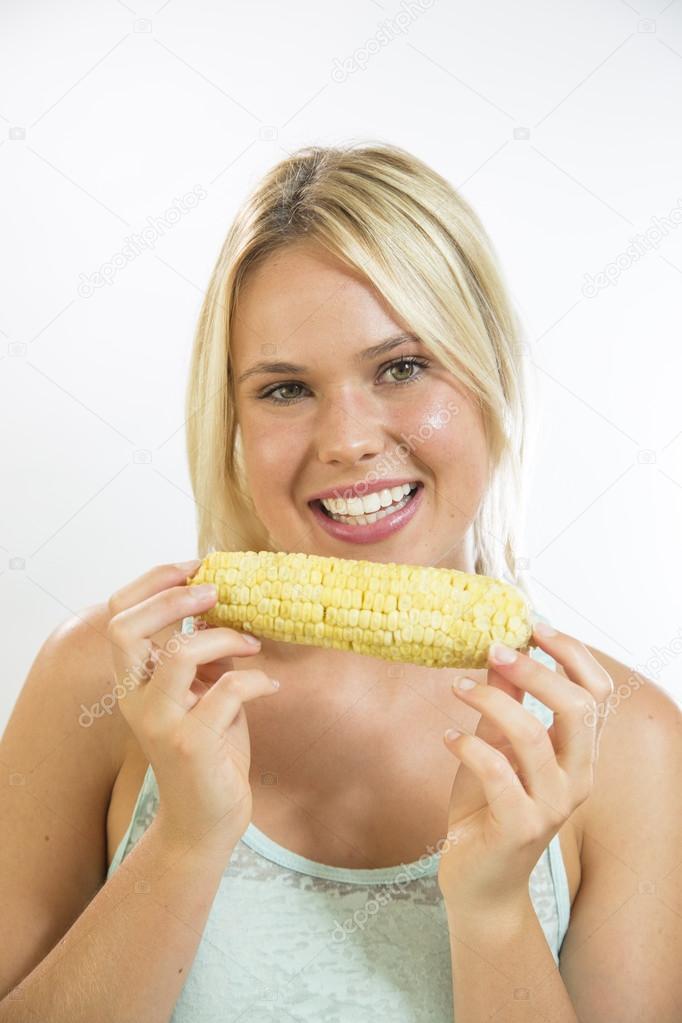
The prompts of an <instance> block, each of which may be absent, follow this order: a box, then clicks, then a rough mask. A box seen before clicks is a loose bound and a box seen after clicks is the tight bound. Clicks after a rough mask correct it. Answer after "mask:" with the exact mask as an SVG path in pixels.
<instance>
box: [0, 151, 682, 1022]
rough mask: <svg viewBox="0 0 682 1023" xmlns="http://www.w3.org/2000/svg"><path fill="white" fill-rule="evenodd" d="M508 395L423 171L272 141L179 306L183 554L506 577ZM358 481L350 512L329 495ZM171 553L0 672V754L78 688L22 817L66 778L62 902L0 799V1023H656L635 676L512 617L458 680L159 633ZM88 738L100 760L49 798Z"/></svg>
mask: <svg viewBox="0 0 682 1023" xmlns="http://www.w3.org/2000/svg"><path fill="white" fill-rule="evenodd" d="M526 405H527V399H526V387H525V383H524V366H523V348H522V346H521V344H520V333H519V328H518V324H517V320H516V318H515V316H514V314H513V311H512V309H511V307H510V303H509V301H508V298H507V296H506V294H505V290H504V287H503V284H502V281H501V278H500V275H499V271H498V269H497V267H496V264H495V258H494V254H493V251H492V247H491V244H490V242H489V240H488V238H487V237H486V234H485V232H484V230H483V228H482V226H481V224H480V222H479V220H478V219H477V217H476V215H475V214H474V212H473V211H472V210H471V208H470V207H469V206H468V205H467V204H466V203H465V202H464V201H463V200H462V198H461V197H460V196H459V195H457V193H456V192H455V191H454V190H453V189H452V187H451V186H450V185H449V184H448V183H447V182H446V181H445V180H444V179H443V178H442V177H440V176H439V175H438V174H436V173H435V172H434V171H433V170H431V169H430V168H428V167H427V166H425V165H424V164H423V163H422V162H421V161H419V160H418V159H416V158H415V157H413V156H411V155H410V154H409V153H406V152H405V151H404V150H401V149H399V148H397V147H393V146H388V145H368V146H357V147H352V146H350V147H346V148H328V149H325V148H312V149H306V150H303V151H300V152H298V153H295V154H294V155H293V156H291V157H289V158H288V159H286V160H284V161H282V162H281V163H280V164H279V165H278V166H276V167H275V168H273V169H272V170H271V171H270V172H269V173H268V174H267V175H266V176H265V178H264V179H263V181H262V182H261V183H260V184H259V186H258V187H257V188H256V189H255V191H254V193H253V195H252V196H251V197H250V199H249V200H248V201H247V202H246V203H245V204H244V206H243V207H242V209H241V210H240V211H239V213H238V215H237V217H236V219H235V222H234V224H233V225H232V227H231V229H230V231H229V233H228V236H227V239H226V241H225V244H224V247H223V250H222V252H221V253H220V256H219V259H218V261H217V264H216V267H215V269H214V272H213V275H212V278H211V281H210V285H209V288H208V292H207V296H206V299H205V301H204V305H203V308H202V311H201V316H200V321H199V326H198V330H197V335H196V339H195V345H194V352H193V360H192V366H191V373H190V380H189V387H188V402H187V428H188V452H189V462H190V471H191V478H192V485H193V490H194V496H195V499H196V502H197V507H198V527H199V544H198V546H199V551H200V553H201V554H202V556H203V555H205V554H206V553H207V552H208V551H209V550H210V549H217V550H247V549H252V550H281V551H303V552H306V553H315V554H323V555H335V556H339V557H345V558H359V559H366V560H373V561H381V562H396V563H405V564H407V563H412V564H423V565H438V566H440V567H445V568H452V569H459V570H462V571H465V572H477V573H481V574H485V575H490V576H496V577H502V576H504V577H505V578H507V579H508V580H509V581H512V582H514V583H515V584H516V585H517V586H519V587H520V588H521V589H525V588H526V587H525V583H524V580H523V579H522V578H519V576H518V574H517V560H518V559H517V556H516V535H517V529H518V526H519V523H518V521H517V520H518V515H517V514H516V510H517V509H518V508H519V507H520V506H521V495H520V484H521V482H522V478H523V468H524V462H523V457H524V450H525V430H526V418H527V408H526ZM372 492H374V493H377V494H378V495H379V507H377V502H376V499H374V503H372V501H371V500H369V501H368V503H367V505H365V503H364V498H363V501H362V502H361V501H360V500H358V499H357V497H355V498H353V499H352V500H349V501H346V500H345V499H344V498H345V497H348V498H350V497H351V495H352V494H353V493H355V494H360V495H364V496H367V497H368V495H369V494H370V493H372ZM323 500H324V501H325V504H324V505H323V504H322V501H323ZM513 513H514V514H513ZM198 564H199V562H198V561H194V562H191V563H186V564H181V565H177V566H173V565H163V566H157V567H155V568H153V569H151V570H150V571H149V572H147V573H145V574H144V575H143V576H141V577H140V578H139V579H136V580H135V581H133V582H132V583H130V584H129V585H127V586H125V587H123V588H122V589H120V590H119V591H117V593H115V594H114V595H113V596H112V597H111V598H110V599H109V601H108V602H107V603H106V604H105V605H98V606H96V607H95V608H92V609H89V611H88V612H87V613H86V614H85V615H83V616H82V620H81V621H72V622H71V623H67V625H66V626H64V627H62V628H61V629H59V630H57V631H56V633H55V634H54V635H53V636H52V637H50V640H49V641H48V644H46V648H45V649H44V650H43V651H41V656H40V657H39V658H38V660H37V661H36V664H34V667H33V669H32V673H31V675H30V676H29V680H27V684H26V686H25V689H24V691H22V695H21V697H20V699H19V701H18V705H17V708H16V710H15V714H14V715H13V718H12V721H11V722H10V725H9V727H8V730H7V733H6V736H5V739H4V740H3V747H4V748H5V756H4V758H3V759H4V760H5V762H7V763H9V764H13V763H17V762H18V760H19V758H18V755H17V754H16V751H17V750H22V749H23V750H25V749H26V748H27V747H28V746H29V745H30V747H31V748H32V749H33V750H36V751H41V750H42V749H43V747H45V748H47V740H46V739H45V738H44V737H43V738H41V737H40V736H38V735H37V733H36V729H37V726H36V725H35V723H34V722H33V720H32V716H31V713H30V712H31V709H32V708H33V707H34V706H35V707H37V706H38V703H39V701H41V700H42V701H44V700H45V698H46V693H47V690H48V686H47V681H46V679H47V675H48V673H49V668H50V667H52V669H54V666H55V665H56V664H60V665H62V666H64V665H68V667H69V678H70V680H71V681H70V682H69V683H68V685H67V684H65V687H64V688H65V689H66V690H67V691H68V693H69V696H68V697H67V696H66V695H63V696H62V697H61V701H62V702H61V704H59V707H62V705H65V704H66V703H68V704H69V708H70V709H71V710H72V709H73V705H74V703H75V701H76V700H79V699H80V698H81V697H82V696H83V695H84V694H88V695H89V696H90V697H92V696H96V699H94V700H91V703H89V704H88V703H87V702H86V701H83V700H82V699H81V702H80V707H81V708H82V713H81V715H80V717H79V722H80V726H81V727H80V728H79V729H77V728H76V729H73V731H74V733H75V744H74V746H73V749H72V750H71V751H69V749H68V744H66V747H67V748H65V749H64V750H63V751H62V752H61V753H60V754H59V756H57V757H56V758H54V764H56V765H57V767H56V771H57V774H56V781H55V780H53V788H52V790H51V797H50V809H51V810H52V811H53V816H54V817H56V818H57V822H56V827H57V830H59V821H60V820H62V819H64V820H65V819H66V816H67V808H66V803H65V802H64V804H63V805H62V803H61V802H60V801H61V800H62V799H64V795H63V790H64V789H66V787H67V778H69V784H70V793H69V798H70V807H71V810H72V811H73V807H74V801H75V805H76V806H77V807H78V808H80V809H82V812H83V813H84V814H85V813H86V812H87V814H88V815H89V817H88V822H89V825H90V822H91V821H92V822H94V823H92V827H93V830H94V828H95V827H99V828H100V829H102V832H104V830H105V823H106V839H107V841H106V849H105V850H104V849H103V848H102V846H101V844H100V845H99V846H95V848H94V850H93V849H92V848H91V850H90V852H89V853H88V852H83V851H82V850H80V851H78V852H76V851H73V839H72V851H71V852H69V850H68V848H67V849H62V850H61V851H60V856H61V857H65V858H66V862H67V865H68V866H67V868H64V866H63V861H60V862H61V863H62V867H61V869H62V870H63V871H66V872H67V873H69V877H70V882H71V889H70V890H69V894H68V896H67V895H66V894H63V892H60V897H61V900H62V903H63V905H61V906H60V905H59V901H60V899H59V898H58V895H57V887H58V879H57V880H55V878H54V875H53V876H52V878H51V879H49V880H45V878H44V876H43V873H39V871H40V868H41V867H42V866H44V865H45V864H46V863H47V860H46V859H45V857H46V853H45V851H44V849H43V848H42V847H40V843H39V842H38V837H39V834H38V832H39V830H41V829H42V830H45V829H47V828H48V823H47V821H48V810H47V808H46V800H45V799H42V800H41V799H40V798H37V800H36V806H35V807H31V816H30V820H24V821H23V823H22V822H17V819H16V818H17V810H18V807H19V806H21V805H23V804H22V803H21V797H20V795H19V794H17V793H13V799H14V803H12V802H11V801H10V800H9V798H8V797H6V796H5V797H3V798H5V799H6V802H5V803H4V804H3V805H4V806H5V807H6V810H5V813H6V818H5V825H6V830H8V832H9V835H10V842H9V848H10V856H11V858H12V862H13V864H14V868H13V869H14V875H13V876H11V874H10V873H6V875H5V884H6V886H7V894H6V899H5V905H8V904H9V907H10V909H9V912H8V914H7V920H8V923H7V926H8V927H9V926H12V927H13V934H14V936H16V933H19V934H20V935H21V940H20V941H19V944H18V950H17V951H16V953H15V954H14V956H13V958H11V959H10V961H9V964H8V965H6V966H5V968H4V970H5V972H4V975H3V980H4V984H5V988H4V990H9V989H10V988H11V987H13V986H14V985H17V986H16V987H15V988H14V990H13V991H12V992H11V993H10V994H9V995H8V996H7V997H6V998H5V999H4V1001H3V1002H2V1004H1V1005H0V1009H2V1010H4V1011H5V1013H6V1015H5V1016H4V1017H3V1016H1V1015H0V1018H2V1019H4V1018H7V1019H24V1018H27V1019H29V1018H33V1015H32V1013H35V1014H37V1015H38V1016H40V1014H41V1013H44V1012H45V1009H46V1006H47V1004H48V1000H50V1019H59V1020H61V1019H64V1020H66V1019H74V1018H103V1017H102V1016H101V1015H98V1013H102V1012H103V1011H104V1008H105V1007H106V1008H107V1010H108V1011H110V1012H111V1016H110V1017H108V1018H112V1019H123V1018H136V1019H145V1020H159V1021H161V1020H167V1019H169V1018H172V1019H173V1020H174V1021H175V1023H179V1021H185V1020H193V1021H197V1023H198V1021H212V1020H218V1019H220V1020H222V1019H232V1018H239V1019H244V1020H246V1019H253V1020H259V1021H260V1020H265V1019H272V1020H284V1019H294V1020H307V1019H311V1020H312V1019H315V1020H318V1019H323V1020H331V1019H337V1020H339V1021H341V1020H344V1021H345V1020H357V1019H365V1018H369V1017H370V1014H371V1017H372V1018H377V1019H386V1020H389V1019H390V1020H391V1021H392V1023H396V1021H398V1020H405V1021H407V1020H429V1021H431V1020H433V1021H451V1020H453V1019H454V1018H456V1019H457V1023H467V1021H478V1020H481V1019H487V1018H489V1017H492V1016H496V1018H498V1019H500V1020H505V1021H507V1020H515V1019H524V1020H529V1019H533V1020H543V1019H551V1020H553V1021H561V1023H564V1021H565V1023H568V1021H569V1020H570V1021H575V1020H577V1019H578V1018H580V1019H581V1020H585V1021H588V1020H589V1021H590V1023H601V1021H604V1023H606V1021H608V1023H612V1021H613V1020H616V1019H618V1020H635V1019H636V1020H644V1019H646V1020H649V1019H650V1020H652V1021H653V1020H656V1021H657V1023H672V1021H673V1019H678V1018H679V1011H680V1007H681V1005H682V987H681V985H680V980H679V976H678V975H679V971H676V970H675V964H676V958H679V951H680V936H681V935H680V914H681V913H682V905H681V904H680V894H679V872H680V870H679V856H680V854H679V849H680V846H681V841H682V826H681V824H680V821H681V820H682V814H680V812H679V811H680V800H679V796H678V792H677V790H678V788H679V774H680V750H679V741H678V733H679V723H680V718H679V712H678V710H677V707H676V706H675V704H674V703H673V701H672V700H671V699H670V698H669V697H667V696H666V694H665V693H664V692H663V691H662V690H661V689H660V688H658V687H657V686H656V685H655V684H654V683H653V682H651V681H649V680H647V679H644V678H642V676H640V675H636V674H634V673H632V672H631V671H630V670H629V669H628V668H627V667H626V666H625V665H622V664H620V663H618V662H617V661H614V660H613V659H612V658H610V657H608V656H606V655H605V654H602V653H600V652H599V651H598V650H595V649H593V648H589V647H586V646H585V645H584V644H582V643H581V642H580V641H579V640H578V639H576V638H575V637H573V636H570V635H568V634H566V633H563V632H560V631H555V630H552V629H551V628H549V627H548V623H547V622H546V620H545V619H543V616H541V615H536V620H537V619H539V622H540V623H539V625H536V627H535V631H534V643H535V644H537V645H536V646H534V647H532V648H531V650H530V652H529V653H516V655H515V656H514V652H511V653H510V652H509V651H507V650H505V648H500V646H499V645H497V648H496V649H495V648H494V649H493V650H491V657H490V661H489V667H488V668H487V669H480V670H476V671H470V672H464V671H457V670H443V669H429V668H424V667H419V666H415V665H407V664H397V663H396V662H388V661H383V660H380V659H375V658H369V657H364V656H361V655H356V654H351V653H347V652H341V651H337V650H329V649H320V648H315V647H307V646H300V645H291V644H282V643H276V642H272V641H269V640H265V639H264V640H262V641H260V642H256V643H255V644H254V645H252V646H250V645H249V644H248V641H247V638H246V637H244V636H243V635H240V634H238V633H236V632H234V631H233V630H230V629H227V628H209V629H206V628H197V629H195V628H193V616H194V615H197V614H200V613H201V612H202V611H205V610H207V609H208V608H210V607H211V606H212V605H213V604H214V603H215V600H216V596H215V590H213V592H211V588H210V587H209V588H208V590H207V591H205V592H203V593H193V592H191V591H190V590H188V588H187V587H186V586H185V585H184V584H185V583H186V581H187V579H188V577H190V576H191V575H192V572H193V571H194V570H195V569H196V567H197V565H198ZM527 595H528V596H529V599H530V600H531V602H532V595H531V594H530V593H529V592H528V591H527ZM181 623H182V624H181ZM543 625H544V626H545V628H544V629H543V628H542V626H543ZM41 658H42V661H41ZM103 665H104V666H107V665H109V666H113V672H114V676H115V681H116V686H115V687H114V690H113V691H111V692H109V690H111V670H109V672H108V673H107V672H105V671H104V669H103V667H102V666H103ZM63 670H64V669H63ZM86 679H87V681H86ZM107 679H108V682H107V681H106V680H107ZM272 679H275V680H278V681H279V682H280V686H279V688H275V687H273V685H272ZM467 679H469V680H470V681H469V682H467V681H466V680H467ZM53 681H54V680H53ZM52 688H54V685H53V687H52ZM614 691H615V692H617V693H618V694H619V697H620V700H619V702H618V705H617V713H609V710H610V708H611V707H612V705H613V701H612V696H613V694H614ZM275 693H277V699H276V700H274V701H272V702H271V701H270V700H267V699H266V700H259V699H258V697H259V696H268V695H274V694H275ZM55 699H56V698H55V697H52V700H53V701H54V700H55ZM247 703H248V715H247V714H246V712H245V709H244V707H245V705H246V704H247ZM55 713H58V712H57V711H55ZM59 713H61V718H64V711H63V710H62V711H59ZM247 717H248V727H247ZM95 718H99V719H100V720H98V721H95ZM60 720H61V719H60ZM91 725H92V726H94V727H92V731H91V732H89V733H88V734H90V735H92V736H93V739H94V742H93V746H94V745H97V746H98V748H99V749H100V750H101V749H104V750H105V753H102V752H98V753H97V754H91V755H92V757H93V760H94V762H95V764H96V766H97V771H96V772H95V780H94V781H93V782H91V783H90V784H89V785H86V783H85V782H84V781H83V782H79V783H74V777H73V775H74V771H75V765H76V763H77V760H76V750H77V744H78V743H81V744H82V743H83V742H84V740H83V738H82V735H81V734H80V733H81V732H83V731H86V730H88V729H90V726H91ZM450 728H454V729H456V730H458V732H459V734H457V735H452V736H451V735H449V734H444V733H445V732H446V729H448V731H449V729H450ZM54 738H55V737H54V734H52V739H53V740H54ZM52 745H53V746H54V745H55V742H54V741H53V742H52ZM59 748H60V749H61V747H59ZM25 759H26V756H25V754H24V760H25ZM69 767H70V769H71V775H69V773H68V772H69ZM112 767H113V768H115V771H113V770H110V771H109V773H108V771H107V768H109V769H111V768H112ZM112 774H113V775H114V777H113V778H112ZM59 782H62V783H63V784H62V785H60V784H59ZM55 807H58V808H59V809H58V810H57V811H55ZM41 808H42V809H41ZM104 808H106V822H105V818H104V816H103V812H102V811H103V809H104ZM59 811H61V812H59ZM81 819H82V818H81ZM53 826H55V822H53ZM64 830H66V825H64ZM31 843H33V844H31ZM104 851H106V865H105V869H106V867H108V869H106V873H104V872H101V873H100V874H99V876H98V875H97V869H98V868H100V867H101V854H102V852H104ZM26 857H27V858H28V866H25V865H23V864H20V860H21V859H22V858H26ZM98 857H99V858H98ZM43 860H44V862H43ZM77 871H79V872H80V873H79V876H80V878H81V880H80V885H79V884H78V883H77V881H76V880H74V876H75V875H76V873H77ZM58 877H59V875H58ZM96 877H97V881H98V885H99V884H101V885H102V887H101V888H99V890H98V891H97V892H96V894H95V893H94V892H93V887H94V879H95V878H96ZM17 878H19V884H18V885H17ZM105 881H106V883H103V882H105ZM36 886H37V887H39V888H40V889H41V890H42V891H43V894H44V895H45V896H46V900H47V901H46V903H45V905H47V906H48V907H49V910H45V909H44V910H43V914H42V930H41V928H40V927H39V926H37V925H35V924H29V922H28V920H29V914H28V912H27V909H28V907H29V906H30V905H31V904H32V903H31V899H30V892H31V891H32V890H34V889H35V888H36ZM93 895H94V897H93ZM88 897H90V899H91V901H90V903H89V904H87V905H85V904H86V903H87V901H88ZM65 907H66V908H65ZM74 919H75V922H74V923H73V926H70V924H71V922H72V921H73V920H74ZM69 927H70V929H68V928H69ZM67 931H68V932H67ZM46 935H49V938H50V940H51V941H52V944H49V942H48V939H47V937H46ZM62 935H64V937H63V940H62V941H60V943H59V945H58V946H57V947H56V948H52V945H53V944H54V942H55V941H56V940H57V939H58V938H60V937H61V936H62ZM86 937H87V940H85V939H86ZM15 942H16V937H15ZM50 948H52V951H49V949H50ZM48 952H49V954H48ZM41 960H42V961H41ZM36 963H37V964H38V965H36ZM623 963H627V969H625V970H624V969H623V968H622V967H623ZM33 967H35V968H33ZM29 971H31V972H29ZM21 978H25V979H24V980H23V981H22V983H19V980H21ZM55 1006H56V1008H55ZM26 1009H28V1012H25V1015H23V1016H22V1015H21V1012H22V1011H25V1010H26Z"/></svg>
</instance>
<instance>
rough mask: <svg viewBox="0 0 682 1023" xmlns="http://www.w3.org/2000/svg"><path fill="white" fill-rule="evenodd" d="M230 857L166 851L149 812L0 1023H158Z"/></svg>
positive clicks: (181, 979)
mask: <svg viewBox="0 0 682 1023" xmlns="http://www.w3.org/2000/svg"><path fill="white" fill-rule="evenodd" d="M231 853H232V850H231V849H228V850H225V849H224V848H213V849H212V848H211V846H210V843H209V842H202V843H200V844H197V845H195V846H194V847H189V848H188V847H185V848H183V847H180V846H179V845H176V844H175V842H174V841H173V839H172V837H171V836H170V835H169V834H168V832H167V831H166V829H165V825H164V822H163V819H162V817H161V813H160V811H159V814H157V817H156V818H155V819H154V821H153V822H152V824H151V825H150V827H149V828H148V829H147V831H146V832H145V833H144V835H143V836H142V837H141V838H140V840H139V841H138V843H137V845H136V846H135V847H134V849H133V850H132V851H131V852H130V853H129V854H128V855H127V856H126V857H125V859H124V860H123V862H122V863H121V866H120V867H119V868H118V870H116V871H115V873H114V874H113V875H112V876H111V878H110V879H109V880H108V881H107V883H106V884H105V885H104V886H103V887H102V888H101V889H100V891H99V892H98V893H97V895H96V896H95V898H94V899H93V900H92V901H91V903H90V904H89V905H88V907H87V909H86V910H85V911H84V912H83V913H82V914H81V916H79V917H78V919H77V920H76V922H75V923H74V924H73V926H72V927H71V928H70V930H69V931H68V932H67V933H66V934H65V936H64V937H63V938H62V939H61V941H59V942H58V943H57V945H56V946H55V947H54V948H53V949H52V951H51V952H50V953H49V955H48V956H46V958H45V959H43V961H42V962H40V963H39V964H38V965H37V966H36V967H35V969H34V970H33V971H32V972H31V973H30V974H29V975H28V976H27V977H25V978H24V980H22V981H21V982H20V983H19V984H18V985H17V986H16V987H15V988H14V989H13V990H12V991H11V992H10V993H9V994H8V995H7V996H6V997H5V998H4V999H3V1000H2V1002H0V1021H1V1023H33V1021H36V1023H37V1021H38V1020H41V1021H42V1020H46V1019H49V1020H50V1021H51V1023H81V1021H82V1023H90V1021H91V1020H93V1019H96V1020H99V1021H105V1020H106V1021H111V1023H139V1021H140V1020H145V1023H167V1021H168V1020H169V1019H170V1017H171V1015H172V1012H173V1007H174V1005H175V1003H176V1001H177V999H178V997H179V995H180V992H181V990H182V987H183V985H184V983H185V980H186V979H187V974H188V972H189V969H190V967H191V965H192V963H193V961H194V957H195V955H196V951H197V947H198V945H199V941H200V939H201V935H202V932H203V930H204V927H205V925H206V919H207V917H208V913H209V910H210V908H211V905H212V903H213V900H214V898H215V894H216V891H217V889H218V885H219V883H220V878H221V876H222V874H223V871H224V870H225V867H226V866H227V863H228V862H229V859H230V856H231Z"/></svg>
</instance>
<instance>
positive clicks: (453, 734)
mask: <svg viewBox="0 0 682 1023" xmlns="http://www.w3.org/2000/svg"><path fill="white" fill-rule="evenodd" d="M461 734H462V733H461V732H458V731H457V729H456V728H448V730H447V732H446V733H445V738H446V739H447V741H448V742H452V740H453V739H456V738H457V737H458V736H460V735H461Z"/></svg>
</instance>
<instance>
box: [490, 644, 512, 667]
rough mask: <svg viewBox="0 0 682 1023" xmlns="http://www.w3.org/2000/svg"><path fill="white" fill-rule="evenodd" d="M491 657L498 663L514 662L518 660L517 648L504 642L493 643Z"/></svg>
mask: <svg viewBox="0 0 682 1023" xmlns="http://www.w3.org/2000/svg"><path fill="white" fill-rule="evenodd" d="M490 657H491V658H492V659H493V660H494V661H497V663H498V664H512V663H513V662H514V661H515V660H516V650H512V649H511V647H508V646H505V644H504V643H493V644H492V646H491V647H490Z"/></svg>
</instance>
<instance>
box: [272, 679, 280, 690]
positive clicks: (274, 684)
mask: <svg viewBox="0 0 682 1023" xmlns="http://www.w3.org/2000/svg"><path fill="white" fill-rule="evenodd" d="M270 681H271V682H272V685H273V688H274V689H279V679H277V678H271V679H270Z"/></svg>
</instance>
